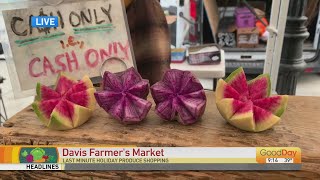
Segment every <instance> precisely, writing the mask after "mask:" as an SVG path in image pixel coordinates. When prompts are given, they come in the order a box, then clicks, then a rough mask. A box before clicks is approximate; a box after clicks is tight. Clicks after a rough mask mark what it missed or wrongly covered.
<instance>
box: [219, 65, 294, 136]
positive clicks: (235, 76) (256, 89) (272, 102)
mask: <svg viewBox="0 0 320 180" xmlns="http://www.w3.org/2000/svg"><path fill="white" fill-rule="evenodd" d="M270 84H271V83H270V77H269V75H267V74H262V75H260V76H258V77H257V78H255V79H253V80H251V81H248V82H247V80H246V76H245V73H244V71H243V68H242V67H240V68H238V69H237V70H235V71H234V72H233V73H231V74H230V76H228V77H227V78H226V80H223V79H220V80H219V81H218V83H217V88H216V105H217V108H218V110H219V112H220V114H221V115H222V117H223V118H224V119H226V120H227V121H228V122H229V123H230V124H231V125H233V126H235V127H237V128H239V129H242V130H246V131H252V132H260V131H264V130H267V129H270V128H271V127H273V126H274V125H275V124H277V123H278V122H279V121H280V117H281V115H282V114H283V112H284V111H285V109H286V107H287V103H288V96H287V95H282V96H271V97H270V93H271V88H270Z"/></svg>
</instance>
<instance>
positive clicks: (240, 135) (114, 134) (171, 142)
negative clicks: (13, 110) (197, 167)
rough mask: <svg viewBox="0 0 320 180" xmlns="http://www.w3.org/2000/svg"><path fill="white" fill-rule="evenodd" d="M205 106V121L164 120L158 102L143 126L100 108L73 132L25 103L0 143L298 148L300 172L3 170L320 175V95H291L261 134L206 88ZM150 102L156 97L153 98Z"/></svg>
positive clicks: (0, 131)
mask: <svg viewBox="0 0 320 180" xmlns="http://www.w3.org/2000/svg"><path fill="white" fill-rule="evenodd" d="M206 94H207V98H208V102H207V108H206V112H205V114H204V116H203V118H202V120H201V121H199V122H198V123H196V124H194V125H191V126H183V125H180V124H178V123H177V122H163V121H161V119H160V118H159V117H158V116H157V115H156V114H155V113H154V107H155V106H154V105H153V107H152V109H151V110H150V112H149V114H148V116H147V118H146V119H145V121H143V122H142V123H141V124H139V125H127V126H125V125H122V124H120V123H119V122H118V121H116V120H114V119H111V118H110V116H109V115H108V114H107V113H105V111H104V110H102V109H101V108H97V110H96V112H95V113H94V115H93V117H92V118H91V119H90V121H89V122H87V123H86V124H84V125H83V126H81V127H79V128H77V129H73V130H70V131H53V130H49V129H47V128H45V127H44V126H43V125H42V124H41V123H40V121H39V120H38V118H37V117H36V115H35V113H34V112H33V110H32V108H31V107H27V108H26V109H24V110H22V111H21V112H19V113H18V114H16V115H15V116H14V117H12V118H11V119H9V120H8V121H7V122H6V123H5V125H4V127H0V144H17V145H30V144H41V145H44V144H69V145H74V144H92V145H93V144H102V145H137V146H144V147H145V146H169V147H175V146H200V147H201V146H207V147H257V146H262V147H265V146H275V147H288V146H291V147H300V148H301V149H302V162H303V165H302V170H301V171H271V172H261V171H259V172H257V171H255V172H248V171H245V172H244V171H225V172H221V171H161V172H160V171H151V172H140V171H139V172H128V171H125V172H124V171H105V172H103V171H99V172H98V171H97V172H94V171H93V172H84V171H82V172H80V171H79V172H77V171H73V172H55V173H51V172H43V171H41V172H39V171H37V172H35V171H33V172H31V171H28V172H27V171H24V172H15V171H11V172H4V171H1V172H0V177H8V178H27V179H29V178H30V177H33V178H37V179H40V178H44V179H46V178H48V177H52V178H79V177H81V178H82V179H91V178H112V179H113V178H118V179H127V178H137V179H146V178H147V179H149V178H176V179H189V178H203V179H207V178H212V177H215V176H218V177H219V178H241V179H256V178H257V176H259V179H261V178H266V179H267V178H277V179H279V178H303V177H304V178H310V179H319V178H320V170H319V169H320V153H319V149H320V129H319V128H320V108H319V107H320V97H298V96H290V98H289V104H288V108H287V111H286V112H285V113H284V115H283V117H282V121H281V122H280V123H279V124H278V125H276V126H275V127H274V128H273V129H270V130H267V131H265V132H261V133H250V132H245V131H241V130H238V129H236V128H234V127H232V126H230V125H229V124H227V123H226V122H225V121H224V119H223V118H222V117H221V115H220V114H219V112H218V110H217V108H216V105H215V97H214V93H213V92H207V93H206ZM149 100H150V101H151V102H153V101H152V99H151V98H150V97H149Z"/></svg>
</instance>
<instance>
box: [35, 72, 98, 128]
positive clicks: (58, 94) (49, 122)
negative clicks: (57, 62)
mask: <svg viewBox="0 0 320 180" xmlns="http://www.w3.org/2000/svg"><path fill="white" fill-rule="evenodd" d="M36 89H37V96H36V98H35V101H34V102H33V104H32V107H33V109H34V111H35V113H36V114H37V116H38V117H39V119H40V121H41V122H42V123H43V124H45V125H46V126H47V127H48V128H50V129H54V130H68V129H73V128H76V127H78V126H80V125H82V124H84V123H85V122H86V121H88V120H89V118H90V116H91V115H92V112H93V110H94V108H95V103H96V101H95V98H94V92H95V89H94V87H93V84H92V82H91V80H90V78H89V77H88V76H85V77H84V78H83V79H82V80H80V81H76V80H73V79H71V78H70V77H68V76H67V75H65V74H60V75H59V76H58V80H57V82H56V86H55V90H53V89H51V88H49V87H47V86H44V85H41V84H40V83H38V84H37V88H36Z"/></svg>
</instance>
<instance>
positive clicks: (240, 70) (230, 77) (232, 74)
mask: <svg viewBox="0 0 320 180" xmlns="http://www.w3.org/2000/svg"><path fill="white" fill-rule="evenodd" d="M242 72H244V71H243V68H242V67H239V68H238V69H236V70H235V71H233V72H232V73H231V74H230V75H229V76H228V77H227V78H226V79H225V81H226V82H227V83H229V82H230V81H232V80H233V79H234V78H235V77H236V76H238V75H239V74H240V73H242Z"/></svg>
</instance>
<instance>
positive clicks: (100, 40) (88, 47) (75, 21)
mask: <svg viewBox="0 0 320 180" xmlns="http://www.w3.org/2000/svg"><path fill="white" fill-rule="evenodd" d="M34 16H57V17H58V23H59V26H58V27H52V28H39V27H37V28H33V27H32V26H31V18H32V17H34ZM3 18H4V22H5V24H6V31H7V34H8V37H9V42H10V47H11V51H12V57H13V58H12V59H13V61H14V68H15V72H16V76H17V77H16V78H12V79H18V82H13V83H18V84H17V85H18V86H19V88H20V90H21V91H26V90H30V89H34V88H35V86H36V83H37V82H40V83H42V84H45V85H54V83H55V80H56V77H57V75H58V73H60V72H61V71H63V72H66V73H67V74H71V75H72V76H73V77H76V78H78V79H80V78H81V77H82V76H84V75H86V74H87V75H89V76H90V77H98V76H100V75H101V73H100V68H101V64H103V62H104V61H105V60H106V59H109V58H111V57H117V58H120V59H121V60H122V61H123V63H124V64H125V65H126V67H132V66H134V65H135V61H134V57H133V52H132V47H131V40H130V36H129V33H128V25H127V20H126V15H125V9H124V5H123V4H122V1H119V0H100V1H87V2H77V3H69V4H61V5H58V6H44V7H32V8H27V9H17V10H6V11H3ZM114 63H117V62H114ZM118 63H119V62H118ZM123 63H122V64H119V65H113V67H112V68H113V69H114V70H115V71H117V68H119V71H120V70H121V69H120V68H123ZM107 65H110V66H112V61H111V62H110V63H108V64H107Z"/></svg>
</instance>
